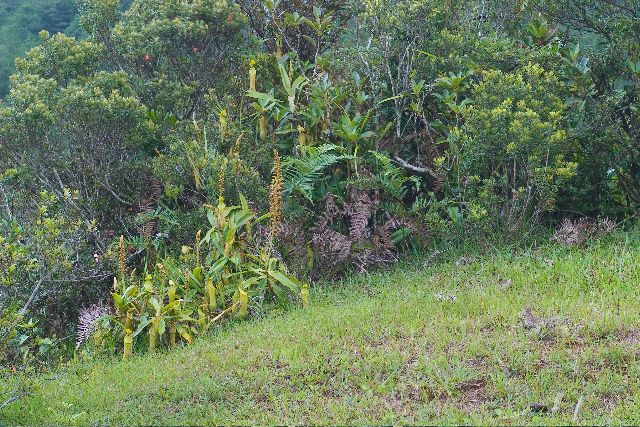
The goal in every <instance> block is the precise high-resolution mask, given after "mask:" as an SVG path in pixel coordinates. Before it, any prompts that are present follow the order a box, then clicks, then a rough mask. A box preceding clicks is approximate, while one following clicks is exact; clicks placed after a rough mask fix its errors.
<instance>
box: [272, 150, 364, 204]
mask: <svg viewBox="0 0 640 427" xmlns="http://www.w3.org/2000/svg"><path fill="white" fill-rule="evenodd" d="M340 150H342V149H341V148H340V147H338V146H337V145H333V144H323V145H321V146H319V147H313V148H310V149H309V151H308V152H307V155H306V156H305V157H288V158H286V159H285V160H284V161H283V164H282V165H283V169H284V179H285V184H284V194H285V195H290V194H299V195H301V196H303V197H304V198H306V199H307V200H309V201H310V202H313V200H314V190H315V189H316V186H317V184H318V182H320V181H321V180H322V179H323V178H324V176H325V174H324V170H325V169H326V168H328V167H330V166H333V165H335V164H336V163H338V162H341V161H342V160H349V159H353V156H351V155H348V154H340V153H339V151H340Z"/></svg>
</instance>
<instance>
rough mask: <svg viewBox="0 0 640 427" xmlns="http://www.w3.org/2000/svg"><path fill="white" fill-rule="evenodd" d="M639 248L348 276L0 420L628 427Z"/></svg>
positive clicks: (100, 369) (638, 386)
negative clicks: (284, 307) (292, 304)
mask: <svg viewBox="0 0 640 427" xmlns="http://www.w3.org/2000/svg"><path fill="white" fill-rule="evenodd" d="M639 243H640V239H638V237H635V236H632V235H630V234H622V233H620V234H617V235H615V236H610V237H609V238H608V239H607V241H601V242H596V243H594V244H592V245H591V246H590V247H589V248H587V249H563V248H559V247H555V246H548V247H545V248H542V249H535V250H530V251H521V252H519V253H517V254H510V253H506V252H502V253H497V254H495V255H492V256H483V257H479V258H462V259H460V260H458V262H457V263H455V262H451V263H443V264H438V265H434V266H433V267H429V268H426V269H424V270H421V271H408V270H406V269H405V270H400V271H397V272H393V273H388V274H382V275H373V276H368V277H360V278H356V279H354V280H352V281H349V282H345V283H343V284H342V285H341V288H340V290H337V291H329V290H326V289H325V290H319V291H316V293H315V302H316V304H315V305H314V307H313V308H311V309H308V310H302V309H297V310H293V311H290V312H286V313H281V314H274V315H272V316H269V317H267V318H265V319H261V320H258V321H254V322H246V323H242V324H237V325H232V326H231V327H228V328H226V329H225V330H223V331H219V332H217V333H216V334H214V335H213V336H212V337H210V338H205V339H201V340H200V341H199V342H198V343H196V344H195V345H193V346H191V347H188V348H185V349H181V350H178V351H174V352H171V353H168V354H162V355H156V356H145V357H136V358H134V359H133V360H131V361H127V362H125V363H123V362H119V361H118V362H116V361H100V362H92V363H89V364H75V365H72V366H69V367H67V368H64V369H61V370H58V371H56V372H54V373H52V374H49V375H46V376H44V377H41V378H39V380H38V382H37V386H36V388H35V390H34V392H33V394H32V395H31V396H29V397H26V398H23V399H21V400H20V401H18V402H16V403H14V404H13V405H12V406H9V407H8V408H6V409H5V410H4V411H3V412H2V413H0V421H3V422H4V423H6V424H30V425H53V424H55V425H61V424H64V425H87V424H98V425H106V424H109V425H114V424H120V425H125V424H126V425H131V424H145V425H149V424H155V425H158V424H162V425H173V424H180V425H186V424H189V425H194V424H197V425H205V424H235V425H238V424H242V425H245V424H285V423H286V424H341V425H344V424H392V423H408V424H441V423H450V424H451V423H455V424H477V423H491V424H512V425H519V424H571V423H573V422H577V423H583V424H602V423H608V424H611V423H624V424H639V423H640V394H639V391H640V363H639V361H638V354H640V353H638V352H639V351H640V298H638V293H639V290H638V284H639V279H640V278H639V273H640V263H639V262H638V261H640V245H639ZM527 305H530V306H531V312H530V313H528V312H527V310H524V313H523V309H524V308H525V307H526V306H527ZM523 318H524V319H523ZM523 320H524V321H523ZM524 325H526V326H527V327H528V328H527V327H525V326H524ZM554 403H555V404H554Z"/></svg>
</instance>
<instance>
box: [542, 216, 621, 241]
mask: <svg viewBox="0 0 640 427" xmlns="http://www.w3.org/2000/svg"><path fill="white" fill-rule="evenodd" d="M615 226H616V224H615V223H614V222H613V221H612V220H610V219H609V218H605V219H602V220H600V221H598V222H595V221H592V220H590V219H588V218H580V219H578V220H572V219H571V218H565V219H564V220H563V221H562V224H560V227H558V229H557V230H556V231H555V233H554V234H553V236H552V237H551V240H552V241H554V242H557V243H559V244H561V245H564V246H576V247H582V246H584V245H585V244H586V243H587V241H588V240H589V238H591V237H595V236H597V235H604V234H607V233H610V232H611V231H612V230H613V229H614V228H615Z"/></svg>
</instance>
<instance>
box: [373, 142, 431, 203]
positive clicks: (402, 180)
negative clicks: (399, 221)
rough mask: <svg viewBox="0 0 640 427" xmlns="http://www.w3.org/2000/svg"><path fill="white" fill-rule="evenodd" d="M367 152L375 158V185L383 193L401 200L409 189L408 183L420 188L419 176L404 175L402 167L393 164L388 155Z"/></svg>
mask: <svg viewBox="0 0 640 427" xmlns="http://www.w3.org/2000/svg"><path fill="white" fill-rule="evenodd" d="M369 153H371V155H372V156H373V157H374V158H375V159H376V160H377V163H378V166H379V168H378V169H379V170H378V172H377V173H376V174H375V180H376V187H377V188H380V189H381V190H382V191H383V192H384V193H385V194H388V195H389V196H391V197H394V198H396V199H398V200H401V199H402V198H403V197H404V196H405V194H406V193H407V190H408V189H409V186H407V184H408V183H411V184H413V185H414V186H415V188H416V190H418V189H419V188H420V178H418V177H416V176H405V175H404V173H403V171H402V169H400V168H399V167H397V166H395V165H394V164H393V163H392V162H391V159H390V158H389V157H387V156H385V155H384V154H382V153H380V152H377V151H369Z"/></svg>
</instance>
